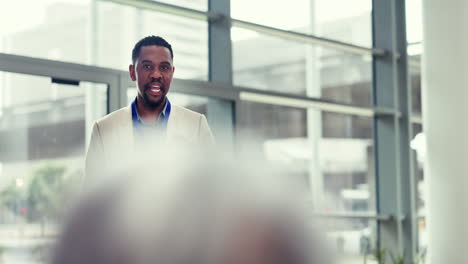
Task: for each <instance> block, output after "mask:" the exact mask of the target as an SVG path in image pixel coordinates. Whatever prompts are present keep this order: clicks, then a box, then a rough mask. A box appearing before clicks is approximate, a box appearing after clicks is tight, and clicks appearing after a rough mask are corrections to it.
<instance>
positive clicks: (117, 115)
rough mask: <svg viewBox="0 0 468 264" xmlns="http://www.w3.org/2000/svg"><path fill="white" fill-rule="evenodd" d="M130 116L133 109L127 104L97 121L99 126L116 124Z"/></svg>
mask: <svg viewBox="0 0 468 264" xmlns="http://www.w3.org/2000/svg"><path fill="white" fill-rule="evenodd" d="M128 118H131V109H130V108H129V107H128V106H126V107H123V108H120V109H119V110H116V111H114V112H111V113H109V114H107V115H105V116H103V117H101V118H100V119H98V120H97V121H96V123H98V124H99V126H108V125H116V124H119V123H121V122H122V121H123V120H126V119H128Z"/></svg>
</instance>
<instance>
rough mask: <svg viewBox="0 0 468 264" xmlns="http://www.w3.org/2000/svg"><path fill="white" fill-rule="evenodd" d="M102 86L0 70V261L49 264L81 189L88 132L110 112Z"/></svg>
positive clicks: (103, 86)
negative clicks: (53, 245)
mask: <svg viewBox="0 0 468 264" xmlns="http://www.w3.org/2000/svg"><path fill="white" fill-rule="evenodd" d="M106 90H107V87H106V85H104V84H92V83H86V82H81V83H80V84H79V85H77V86H74V85H59V84H54V83H52V82H51V79H50V78H46V77H35V76H28V75H23V74H11V73H3V72H0V94H1V96H0V98H1V99H2V104H1V105H0V106H1V107H0V108H1V115H0V146H1V147H0V249H1V251H0V255H1V257H2V261H4V263H46V262H47V261H48V257H49V249H50V244H51V243H52V242H53V241H54V239H55V237H56V235H57V231H58V226H59V225H60V223H61V221H62V217H63V214H64V210H65V209H66V208H67V207H68V206H69V205H70V203H71V202H72V200H73V198H74V196H75V195H76V194H77V191H78V190H79V187H80V181H81V177H82V173H83V163H84V154H85V149H86V134H90V133H91V132H90V128H91V125H92V121H93V119H95V118H98V117H100V116H102V115H104V114H105V112H106V106H107V104H106V101H107V99H106Z"/></svg>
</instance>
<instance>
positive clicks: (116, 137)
mask: <svg viewBox="0 0 468 264" xmlns="http://www.w3.org/2000/svg"><path fill="white" fill-rule="evenodd" d="M173 60H174V53H173V50H172V46H171V45H170V44H169V43H168V42H167V41H166V40H164V39H163V38H161V37H157V36H148V37H145V38H143V39H141V40H140V41H138V42H137V43H136V44H135V47H134V48H133V51H132V64H130V65H129V74H130V77H131V79H132V81H134V82H135V83H136V86H137V96H136V98H135V100H133V102H132V103H131V104H130V105H128V106H127V107H124V108H122V109H119V110H117V111H115V112H112V113H110V114H108V115H106V116H105V117H103V118H101V119H99V120H97V121H96V122H95V123H94V126H93V131H92V135H91V141H90V144H89V147H88V152H87V154H86V178H87V179H86V180H87V181H89V180H90V179H89V178H90V177H97V176H99V175H102V174H105V173H106V172H107V171H109V170H110V169H112V170H113V171H114V172H115V171H116V170H117V169H118V168H125V167H126V166H128V164H131V163H132V162H133V161H135V160H139V159H140V157H139V156H137V155H135V150H144V149H159V150H161V149H167V148H170V146H172V145H177V146H179V147H181V148H188V149H190V148H195V147H199V148H200V147H201V148H206V147H210V146H212V145H213V144H214V139H213V135H212V133H211V130H210V128H209V126H208V122H207V120H206V118H205V116H204V115H202V114H199V113H196V112H193V111H191V110H188V109H186V108H183V107H181V106H177V105H173V104H171V102H170V101H169V99H168V98H167V93H168V92H169V89H170V87H171V83H172V77H173V74H174V71H175V67H174V61H173ZM160 152H161V153H164V152H163V151H160Z"/></svg>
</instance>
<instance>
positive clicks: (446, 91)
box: [422, 0, 468, 264]
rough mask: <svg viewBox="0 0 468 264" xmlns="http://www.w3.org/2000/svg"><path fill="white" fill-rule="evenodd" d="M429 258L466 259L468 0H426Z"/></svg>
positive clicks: (443, 260)
mask: <svg viewBox="0 0 468 264" xmlns="http://www.w3.org/2000/svg"><path fill="white" fill-rule="evenodd" d="M423 27H424V29H423V31H424V34H423V35H424V40H423V44H424V47H423V65H422V70H423V71H422V79H423V80H422V82H423V85H422V89H423V90H422V97H423V98H422V99H423V122H424V130H425V134H426V144H427V162H426V163H425V173H426V175H427V191H428V201H427V223H428V225H427V232H428V262H427V263H432V264H437V263H468V252H467V251H466V248H467V245H468V232H467V230H468V227H467V221H468V191H467V188H468V125H467V124H468V119H467V117H468V48H467V47H468V31H467V30H468V1H466V0H449V1H440V0H425V1H423Z"/></svg>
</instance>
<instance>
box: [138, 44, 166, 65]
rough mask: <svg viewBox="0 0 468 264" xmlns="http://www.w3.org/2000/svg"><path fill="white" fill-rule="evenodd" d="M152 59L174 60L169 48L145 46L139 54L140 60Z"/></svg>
mask: <svg viewBox="0 0 468 264" xmlns="http://www.w3.org/2000/svg"><path fill="white" fill-rule="evenodd" d="M144 60H150V61H153V62H164V61H168V62H172V58H171V52H170V51H169V49H168V48H166V47H163V46H156V45H152V46H143V47H141V50H140V55H139V56H138V61H140V62H142V61H144Z"/></svg>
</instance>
